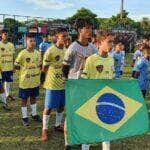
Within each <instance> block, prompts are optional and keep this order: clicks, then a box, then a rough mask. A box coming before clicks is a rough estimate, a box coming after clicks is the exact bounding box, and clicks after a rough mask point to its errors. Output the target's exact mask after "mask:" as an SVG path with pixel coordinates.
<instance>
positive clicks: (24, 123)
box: [22, 118, 29, 127]
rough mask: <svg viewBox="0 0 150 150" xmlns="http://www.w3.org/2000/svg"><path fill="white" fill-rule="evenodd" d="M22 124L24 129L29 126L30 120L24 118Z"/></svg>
mask: <svg viewBox="0 0 150 150" xmlns="http://www.w3.org/2000/svg"><path fill="white" fill-rule="evenodd" d="M22 124H23V126H24V127H26V126H29V123H28V118H22Z"/></svg>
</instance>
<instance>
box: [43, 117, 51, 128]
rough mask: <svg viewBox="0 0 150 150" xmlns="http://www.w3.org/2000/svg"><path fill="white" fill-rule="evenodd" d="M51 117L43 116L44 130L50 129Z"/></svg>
mask: <svg viewBox="0 0 150 150" xmlns="http://www.w3.org/2000/svg"><path fill="white" fill-rule="evenodd" d="M49 118H50V115H43V130H47V129H48V124H49Z"/></svg>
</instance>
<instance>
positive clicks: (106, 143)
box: [102, 142, 110, 150]
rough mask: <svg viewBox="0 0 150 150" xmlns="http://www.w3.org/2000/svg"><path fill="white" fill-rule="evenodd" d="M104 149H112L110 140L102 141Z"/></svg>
mask: <svg viewBox="0 0 150 150" xmlns="http://www.w3.org/2000/svg"><path fill="white" fill-rule="evenodd" d="M102 147H103V148H102V149H103V150H110V142H102Z"/></svg>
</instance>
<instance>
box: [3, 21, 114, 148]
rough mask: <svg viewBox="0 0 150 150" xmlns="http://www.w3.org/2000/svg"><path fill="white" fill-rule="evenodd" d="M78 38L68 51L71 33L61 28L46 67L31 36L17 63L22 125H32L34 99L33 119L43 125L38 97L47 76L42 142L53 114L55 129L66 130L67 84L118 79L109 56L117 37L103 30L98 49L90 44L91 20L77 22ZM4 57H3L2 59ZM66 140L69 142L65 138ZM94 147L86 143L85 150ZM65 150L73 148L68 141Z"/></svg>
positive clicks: (44, 60)
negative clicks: (30, 119) (64, 123)
mask: <svg viewBox="0 0 150 150" xmlns="http://www.w3.org/2000/svg"><path fill="white" fill-rule="evenodd" d="M76 29H77V31H78V39H77V41H75V42H73V43H72V44H71V45H70V46H69V48H68V49H67V50H66V48H65V45H66V43H67V38H68V32H67V30H66V29H64V28H59V29H58V30H57V33H56V37H57V42H56V43H55V44H54V45H52V46H51V47H50V48H49V49H48V50H47V51H46V53H45V54H44V58H43V65H42V60H41V57H40V54H39V52H38V51H36V50H35V45H36V41H35V38H34V37H33V35H32V34H29V35H27V41H26V42H27V47H26V49H24V50H22V51H21V52H20V53H19V54H18V56H17V58H16V60H15V69H16V70H19V72H20V76H19V97H20V98H21V99H22V104H21V112H22V123H23V125H24V126H28V125H29V121H28V115H27V101H28V99H29V100H30V106H31V117H32V118H33V120H35V121H37V122H42V119H41V117H40V116H39V115H38V114H37V104H36V101H37V96H38V95H39V87H40V74H41V69H42V71H44V72H45V73H46V79H45V83H44V88H45V89H46V91H45V107H44V111H43V127H42V141H47V139H48V126H49V118H50V113H51V111H52V110H53V109H56V110H57V111H56V123H55V127H54V128H55V130H57V131H63V129H64V126H63V124H62V117H63V111H64V107H65V81H66V80H67V79H68V78H69V79H70V78H72V79H79V78H85V79H112V78H114V69H113V65H114V60H113V58H112V57H111V56H110V55H109V54H108V53H109V51H110V50H111V49H112V46H113V36H112V35H111V34H110V33H108V32H107V31H103V32H101V33H100V35H98V36H97V43H96V47H95V46H94V45H93V44H91V43H90V42H89V38H91V37H92V23H91V22H90V21H89V20H84V19H79V20H77V21H76ZM0 58H1V57H0ZM65 140H66V139H65ZM89 147H90V145H86V144H83V145H82V150H85V149H89ZM65 149H66V150H67V149H70V146H69V145H68V144H67V140H66V141H65ZM103 149H106V150H109V149H110V143H109V142H103Z"/></svg>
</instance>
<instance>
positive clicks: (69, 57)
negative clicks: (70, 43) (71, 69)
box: [63, 47, 75, 66]
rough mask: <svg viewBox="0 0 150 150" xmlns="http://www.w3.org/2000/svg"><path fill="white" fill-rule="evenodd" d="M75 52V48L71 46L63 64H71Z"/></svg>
mask: <svg viewBox="0 0 150 150" xmlns="http://www.w3.org/2000/svg"><path fill="white" fill-rule="evenodd" d="M74 54H75V50H74V49H73V48H72V47H69V48H68V50H67V51H66V53H65V56H64V61H63V64H64V65H68V66H70V65H71V63H72V61H73V57H74Z"/></svg>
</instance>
